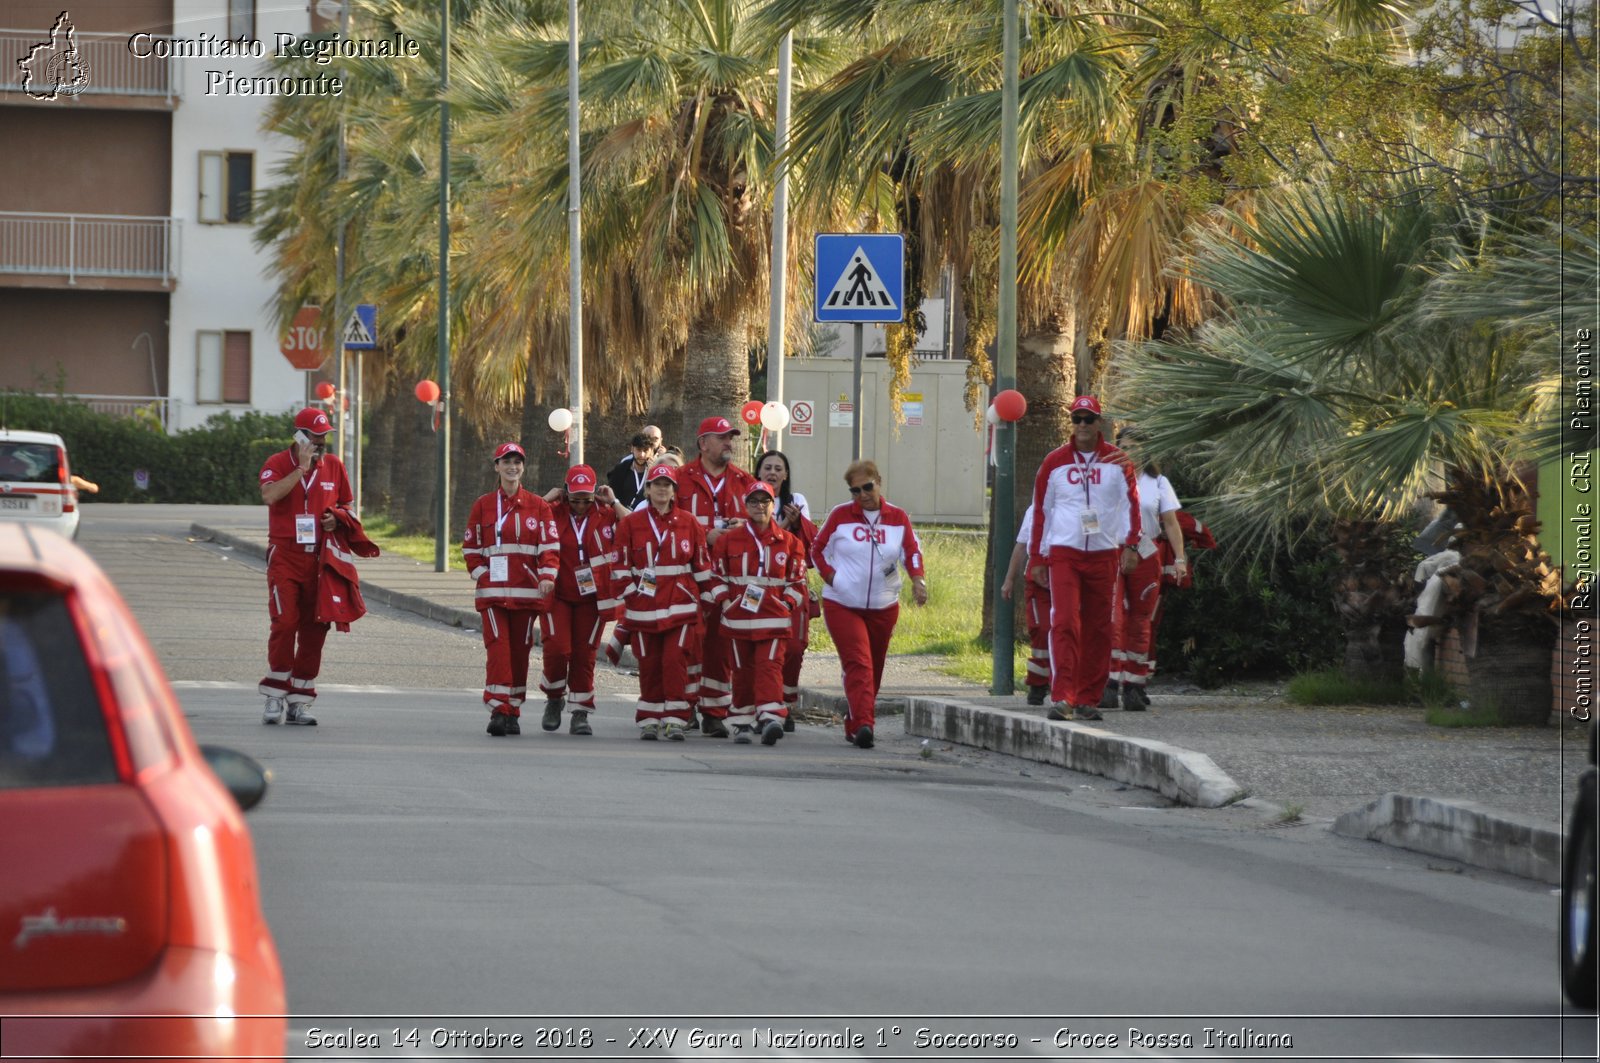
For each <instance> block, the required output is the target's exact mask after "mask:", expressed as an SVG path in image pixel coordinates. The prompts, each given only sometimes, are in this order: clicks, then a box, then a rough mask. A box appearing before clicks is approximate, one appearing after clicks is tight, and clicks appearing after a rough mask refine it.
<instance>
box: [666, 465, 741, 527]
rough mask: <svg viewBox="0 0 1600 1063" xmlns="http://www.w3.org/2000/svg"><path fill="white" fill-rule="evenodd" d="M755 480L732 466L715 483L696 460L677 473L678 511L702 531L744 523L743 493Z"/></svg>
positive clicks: (723, 471) (714, 478) (735, 466)
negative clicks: (737, 522) (730, 522)
mask: <svg viewBox="0 0 1600 1063" xmlns="http://www.w3.org/2000/svg"><path fill="white" fill-rule="evenodd" d="M755 483H756V478H755V477H754V476H751V475H750V474H749V473H747V472H745V471H744V470H743V469H741V468H739V466H737V465H734V464H733V463H732V462H730V463H729V464H728V467H727V468H726V469H723V470H722V478H721V479H717V478H716V477H713V476H712V475H711V474H709V473H707V472H706V467H705V466H704V465H703V464H701V461H700V459H699V458H696V459H694V460H693V461H691V462H689V463H688V464H687V465H685V466H683V467H682V468H680V469H679V470H678V508H680V509H682V510H683V511H684V512H685V513H688V514H690V515H691V516H693V517H694V519H695V520H697V521H699V522H700V527H701V528H702V529H707V528H715V527H718V526H719V525H718V524H717V523H716V522H717V521H719V520H720V521H722V522H723V523H722V525H721V526H722V527H726V526H727V522H728V521H730V520H745V519H746V514H745V510H744V496H745V492H746V491H748V490H750V488H752V487H754V486H755Z"/></svg>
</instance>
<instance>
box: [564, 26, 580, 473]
mask: <svg viewBox="0 0 1600 1063" xmlns="http://www.w3.org/2000/svg"><path fill="white" fill-rule="evenodd" d="M579 148H580V145H579V143H578V0H567V258H568V267H567V405H568V406H570V407H571V408H572V436H571V445H570V447H569V448H568V451H569V453H570V462H571V464H573V465H581V464H583V420H584V418H583V200H582V196H583V182H582V175H581V173H580V172H579V166H580V164H581V162H582V158H581V157H580V154H579Z"/></svg>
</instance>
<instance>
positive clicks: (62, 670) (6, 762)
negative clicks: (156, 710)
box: [0, 590, 117, 789]
mask: <svg viewBox="0 0 1600 1063" xmlns="http://www.w3.org/2000/svg"><path fill="white" fill-rule="evenodd" d="M116 777H117V775H116V764H115V762H114V761H113V759H112V755H111V743H110V741H109V739H108V738H107V737H106V723H105V717H104V716H103V715H102V713H101V711H100V701H99V698H98V696H97V695H96V693H95V687H94V682H93V681H92V680H91V679H90V678H89V667H88V663H87V662H86V661H85V660H84V656H83V648H82V646H80V645H79V643H78V631H77V628H76V627H75V626H74V625H73V623H72V617H71V615H70V614H69V613H68V611H67V603H66V599H65V598H63V597H61V596H60V595H59V594H49V593H44V592H22V591H7V590H0V789H16V788H18V787H28V786H81V785H85V784H88V783H103V782H115V781H116Z"/></svg>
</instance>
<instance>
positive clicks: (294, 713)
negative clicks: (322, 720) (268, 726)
mask: <svg viewBox="0 0 1600 1063" xmlns="http://www.w3.org/2000/svg"><path fill="white" fill-rule="evenodd" d="M283 722H284V723H286V724H288V725H289V726H290V727H315V726H316V725H317V718H316V717H315V716H313V715H311V710H310V709H308V708H306V707H305V706H304V705H290V706H289V711H288V712H286V713H284V714H283Z"/></svg>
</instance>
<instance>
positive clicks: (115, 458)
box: [0, 392, 294, 505]
mask: <svg viewBox="0 0 1600 1063" xmlns="http://www.w3.org/2000/svg"><path fill="white" fill-rule="evenodd" d="M0 401H3V404H4V412H3V420H4V423H5V426H6V427H8V428H14V429H30V430H33V431H39V432H55V433H56V434H58V435H60V436H61V438H62V439H63V440H65V441H66V444H67V456H68V460H69V461H70V462H71V465H72V471H73V472H75V473H77V474H78V475H79V476H82V477H84V478H85V479H89V480H93V481H94V482H95V483H97V484H99V485H100V493H99V494H98V495H95V496H94V500H95V501H97V502H172V503H179V502H188V503H204V504H215V505H249V504H252V503H256V502H260V501H261V492H260V489H259V488H258V487H257V486H256V484H257V475H258V474H259V472H260V471H261V464H262V462H264V461H266V459H267V457H268V456H269V455H271V454H273V453H275V452H277V451H280V450H283V449H285V448H287V447H288V446H289V437H290V435H291V434H292V432H293V430H294V427H293V425H294V422H293V418H292V417H291V416H290V415H289V414H263V413H254V412H250V413H244V414H239V415H235V414H233V413H220V414H217V415H216V416H215V417H212V418H211V419H210V420H208V421H207V422H206V423H205V424H204V425H202V426H201V427H199V428H192V429H190V430H189V431H187V432H180V433H179V434H177V435H173V436H169V435H167V434H166V433H165V432H163V431H162V430H161V426H160V425H159V424H157V423H155V422H154V420H153V419H151V418H147V417H113V416H111V415H109V414H103V413H97V412H95V411H94V410H92V409H90V408H89V407H88V406H86V405H85V404H83V403H82V402H79V401H77V400H74V399H65V398H48V397H44V396H39V395H31V394H24V393H17V392H8V393H5V394H4V396H3V400H0ZM140 469H142V470H144V471H145V472H146V473H148V474H149V489H148V490H146V491H141V490H139V489H138V488H137V487H135V486H134V472H135V471H136V470H140Z"/></svg>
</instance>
